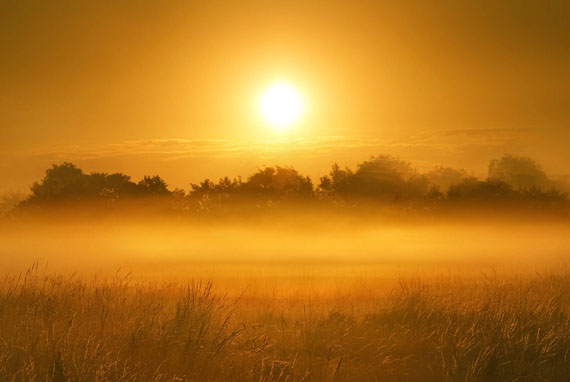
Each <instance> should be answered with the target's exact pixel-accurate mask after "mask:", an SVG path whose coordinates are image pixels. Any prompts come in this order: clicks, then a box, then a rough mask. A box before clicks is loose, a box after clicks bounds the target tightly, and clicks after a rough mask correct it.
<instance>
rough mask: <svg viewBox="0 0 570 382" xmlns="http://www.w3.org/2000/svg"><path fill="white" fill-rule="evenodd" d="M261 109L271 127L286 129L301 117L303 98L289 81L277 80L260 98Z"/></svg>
mask: <svg viewBox="0 0 570 382" xmlns="http://www.w3.org/2000/svg"><path fill="white" fill-rule="evenodd" d="M259 111H260V113H261V115H262V117H263V118H264V119H265V121H266V122H268V123H269V124H270V125H271V127H273V128H275V129H284V128H287V127H289V126H291V125H292V124H293V123H294V122H295V121H297V120H298V119H299V117H300V115H301V114H302V112H303V99H302V98H301V96H300V95H299V93H298V92H297V91H296V90H295V88H294V87H292V86H291V85H290V84H288V83H287V82H275V83H273V84H272V85H271V86H269V87H268V88H267V89H266V90H265V91H264V92H263V94H262V95H261V97H260V98H259Z"/></svg>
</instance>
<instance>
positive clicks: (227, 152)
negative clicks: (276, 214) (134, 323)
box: [0, 0, 570, 189]
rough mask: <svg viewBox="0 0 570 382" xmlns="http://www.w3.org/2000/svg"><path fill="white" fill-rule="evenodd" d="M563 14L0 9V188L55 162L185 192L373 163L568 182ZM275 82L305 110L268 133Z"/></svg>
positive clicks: (146, 3) (262, 6) (471, 5)
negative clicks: (513, 172) (538, 166)
mask: <svg viewBox="0 0 570 382" xmlns="http://www.w3.org/2000/svg"><path fill="white" fill-rule="evenodd" d="M569 30H570V2H568V1H538V0H537V1H523V0H519V1H514V0H512V1H510V0H505V1H498V0H495V1H485V0H483V1H458V0H455V1H434V2H431V1H429V2H428V1H398V2H395V1H385V2H382V1H373V2H365V1H318V2H317V1H292V0H290V1H257V2H249V1H180V2H176V1H168V0H166V1H150V0H138V1H109V2H101V1H80V0H65V1H64V0H56V1H43V0H37V1H31V0H4V1H2V2H0V47H1V49H0V89H1V92H0V189H1V188H3V187H16V188H18V187H23V186H25V185H26V184H29V183H30V182H31V181H33V180H35V179H36V178H37V177H39V176H41V174H42V172H43V170H44V169H45V167H46V166H47V165H49V163H51V162H53V161H61V160H72V161H74V162H77V163H78V164H80V165H82V166H84V167H85V168H86V169H87V170H90V171H91V170H93V171H94V170H102V171H114V170H118V171H124V172H127V173H129V174H133V175H135V176H141V175H142V174H144V173H159V174H164V177H165V178H167V181H169V183H171V184H173V185H176V186H181V187H182V186H187V183H188V182H190V181H194V182H195V181H198V180H199V178H201V177H204V176H210V177H213V178H215V177H217V176H221V175H225V174H228V175H231V176H234V175H244V174H247V173H248V172H251V171H252V170H254V169H255V167H256V166H259V165H264V164H267V165H272V164H275V163H277V164H283V165H287V164H292V165H295V166H296V167H298V168H299V169H301V170H303V171H305V172H307V173H310V174H316V173H318V172H321V171H323V170H324V169H326V168H327V167H328V165H329V164H330V163H332V162H335V161H336V162H340V163H346V164H350V165H353V164H354V163H357V162H358V161H361V160H364V159H366V158H367V157H368V156H369V155H372V154H379V153H381V152H386V153H392V154H395V155H400V156H401V157H402V158H404V159H409V160H412V161H414V162H415V163H417V165H418V166H420V167H421V166H427V167H429V166H431V165H433V164H434V163H443V164H447V165H453V166H462V167H466V168H468V169H470V170H473V171H475V172H478V173H481V172H483V171H484V169H485V166H486V162H487V161H488V160H489V159H491V158H492V157H494V156H497V155H500V154H501V153H504V152H511V153H514V154H521V155H532V156H533V157H535V158H536V159H538V160H539V161H540V162H542V163H543V164H544V166H545V168H546V169H547V170H550V171H552V172H556V173H568V172H570V171H569V170H568V168H569V165H570V154H569V153H568V151H570V150H568V149H567V147H566V146H568V145H567V143H568V142H570V33H568V31H569ZM276 79H286V80H287V81H289V82H290V83H292V84H294V85H295V87H296V88H297V89H298V91H299V92H300V93H301V94H302V96H303V98H304V99H305V100H306V112H305V113H304V115H303V116H302V118H301V119H300V121H299V123H298V124H297V125H295V126H293V128H292V129H291V130H290V131H289V132H287V133H286V134H282V133H281V134H276V133H275V132H274V131H272V130H270V129H268V128H267V127H266V126H265V125H264V124H263V122H262V121H261V120H260V118H259V116H258V115H257V113H256V110H255V107H254V103H255V99H256V97H257V96H258V95H259V94H260V93H261V92H262V91H263V89H264V88H266V87H267V86H268V85H269V84H270V83H271V82H272V81H274V80H276Z"/></svg>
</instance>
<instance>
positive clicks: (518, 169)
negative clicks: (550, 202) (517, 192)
mask: <svg viewBox="0 0 570 382" xmlns="http://www.w3.org/2000/svg"><path fill="white" fill-rule="evenodd" d="M488 177H489V179H490V180H497V181H501V182H505V183H507V184H510V185H511V186H513V187H514V188H517V189H518V188H530V187H538V188H548V187H550V186H551V182H550V180H549V179H548V176H546V173H545V172H544V171H543V170H542V168H541V167H540V165H539V164H538V163H536V162H535V161H534V160H532V159H530V158H527V157H516V156H513V155H510V154H506V155H505V156H503V157H502V158H501V159H498V160H493V161H491V163H489V175H488Z"/></svg>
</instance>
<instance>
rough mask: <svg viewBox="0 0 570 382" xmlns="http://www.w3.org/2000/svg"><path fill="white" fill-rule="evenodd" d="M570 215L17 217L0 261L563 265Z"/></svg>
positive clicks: (289, 269)
mask: <svg viewBox="0 0 570 382" xmlns="http://www.w3.org/2000/svg"><path fill="white" fill-rule="evenodd" d="M569 228H570V224H568V223H567V222H564V221H560V220H553V221H548V220H545V219H543V220H540V221H539V220H532V219H529V218H526V219H487V220H485V219H482V218H478V219H471V220H469V219H465V218H462V219H457V218H456V219H451V218H448V219H442V218H438V219H427V218H417V219H412V218H407V219H400V220H397V219H386V218H384V219H383V218H381V217H378V216H376V217H373V216H372V217H371V216H365V215H362V214H361V215H358V214H339V213H322V212H321V213H314V212H312V213H304V212H303V211H296V212H290V213H287V214H286V213H281V214H278V215H274V216H271V215H267V214H265V215H262V216H261V215H260V216H257V217H255V216H253V215H250V216H247V217H240V216H234V217H227V218H225V219H221V218H207V217H206V218H203V219H200V218H195V219H181V218H176V217H158V216H154V217H149V216H147V217H139V218H136V219H135V218H128V219H127V218H120V217H108V218H105V219H103V218H100V219H77V218H76V219H72V220H70V219H69V218H68V217H66V216H65V214H63V212H62V215H61V217H59V218H58V217H56V216H54V215H49V216H44V217H43V218H38V217H36V218H34V219H31V218H28V219H24V218H22V219H13V220H11V221H5V222H4V223H3V224H2V226H1V228H0V242H1V243H2V245H1V247H0V267H1V268H2V269H3V270H5V271H7V270H9V271H11V272H18V271H22V270H24V269H26V268H27V267H28V266H30V264H32V263H35V262H36V263H39V264H40V265H42V266H46V267H48V268H49V270H51V271H58V272H59V271H63V272H78V273H82V274H89V273H91V274H92V273H108V272H115V271H117V270H118V269H119V268H122V269H123V270H125V271H132V272H134V274H135V275H140V276H157V277H161V278H164V277H166V278H172V279H175V278H184V279H189V278H215V279H218V280H220V279H227V280H231V279H251V278H257V279H268V280H285V279H296V278H303V277H305V278H322V279H327V278H339V277H340V278H351V277H359V276H378V277H384V276H387V275H394V274H395V273H402V272H431V271H438V272H441V271H444V272H447V271H453V272H460V273H469V272H476V273H478V272H480V271H485V270H490V269H495V270H496V269H502V270H506V271H510V270H513V271H516V272H521V271H525V270H531V271H532V272H534V271H540V270H549V269H552V268H558V267H560V266H564V264H565V262H566V258H567V256H568V254H569V253H570V235H568V232H570V231H569Z"/></svg>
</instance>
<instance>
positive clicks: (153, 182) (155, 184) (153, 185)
mask: <svg viewBox="0 0 570 382" xmlns="http://www.w3.org/2000/svg"><path fill="white" fill-rule="evenodd" d="M137 187H138V189H139V190H140V192H141V194H143V195H152V196H166V195H170V191H169V190H168V185H167V184H166V182H165V181H164V180H163V179H162V178H161V177H160V176H158V175H155V176H145V177H144V178H143V179H142V180H141V181H140V182H138V183H137Z"/></svg>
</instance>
